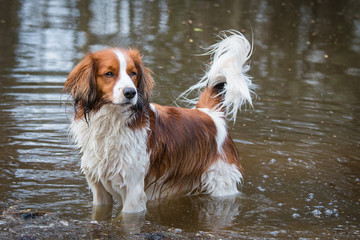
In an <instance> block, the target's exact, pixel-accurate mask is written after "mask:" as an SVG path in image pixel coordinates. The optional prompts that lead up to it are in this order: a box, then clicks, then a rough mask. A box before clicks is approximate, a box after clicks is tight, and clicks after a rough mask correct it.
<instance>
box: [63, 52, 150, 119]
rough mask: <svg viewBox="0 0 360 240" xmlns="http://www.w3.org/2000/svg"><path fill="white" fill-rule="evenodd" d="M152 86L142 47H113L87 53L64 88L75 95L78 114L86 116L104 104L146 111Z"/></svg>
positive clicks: (78, 115) (70, 75) (72, 72)
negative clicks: (125, 48) (144, 64)
mask: <svg viewBox="0 0 360 240" xmlns="http://www.w3.org/2000/svg"><path fill="white" fill-rule="evenodd" d="M153 86H154V81H153V79H152V77H151V71H150V70H149V69H148V68H146V67H144V66H143V63H142V57H141V55H140V53H139V51H137V50H135V49H129V50H124V49H119V48H111V49H106V50H102V51H99V52H94V53H90V54H88V55H86V56H85V57H84V59H83V60H81V61H80V63H79V64H78V65H76V66H75V68H74V69H73V70H72V71H71V72H70V74H69V76H68V78H67V80H66V82H65V86H64V91H65V92H69V93H70V94H71V96H72V97H73V100H74V107H75V112H76V117H77V118H85V120H86V119H87V118H88V117H89V114H90V112H91V111H96V110H98V109H100V107H101V106H103V105H104V104H113V105H118V106H120V107H122V108H124V109H133V110H134V111H143V109H144V106H147V105H148V104H149V102H150V97H151V93H152V89H153Z"/></svg>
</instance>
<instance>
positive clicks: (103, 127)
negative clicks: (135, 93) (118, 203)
mask: <svg viewBox="0 0 360 240" xmlns="http://www.w3.org/2000/svg"><path fill="white" fill-rule="evenodd" d="M128 117H129V115H128V112H123V110H122V108H120V107H117V106H114V105H105V106H103V107H102V108H101V109H100V110H99V111H98V112H97V113H95V114H91V115H90V120H89V124H88V123H86V122H85V121H83V120H74V121H73V123H72V125H71V130H72V134H73V135H74V138H75V140H76V143H77V145H78V147H79V148H80V152H81V153H82V158H81V169H82V171H83V172H84V173H85V176H86V178H87V181H88V183H89V185H90V188H91V189H92V191H93V196H94V204H95V205H103V204H107V203H106V202H104V201H102V200H101V195H102V194H109V193H110V194H111V195H112V196H116V197H118V198H120V199H121V200H122V202H123V212H133V211H139V210H140V211H141V210H145V204H146V196H145V193H144V178H145V175H146V172H147V170H148V167H149V154H148V153H147V151H146V149H147V130H148V128H141V129H136V130H133V129H131V128H129V127H128V126H127V124H126V119H128ZM99 184H100V185H101V187H99V186H98V185H99ZM101 189H103V190H101ZM104 190H106V192H107V193H102V192H99V191H104ZM134 203H137V204H138V205H137V206H135V205H134Z"/></svg>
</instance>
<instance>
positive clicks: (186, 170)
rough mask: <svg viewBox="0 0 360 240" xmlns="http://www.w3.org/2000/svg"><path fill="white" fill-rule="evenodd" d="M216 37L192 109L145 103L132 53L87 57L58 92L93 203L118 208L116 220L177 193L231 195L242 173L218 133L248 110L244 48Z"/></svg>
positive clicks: (236, 37)
mask: <svg viewBox="0 0 360 240" xmlns="http://www.w3.org/2000/svg"><path fill="white" fill-rule="evenodd" d="M227 34H228V36H227V35H226V33H223V35H222V40H221V41H220V42H218V43H217V44H215V45H213V46H212V48H211V50H210V51H209V53H210V54H211V55H212V63H211V65H210V66H209V68H208V71H207V73H206V74H205V76H204V77H203V78H202V79H201V80H200V82H199V83H197V84H196V85H194V86H193V87H191V88H190V90H195V89H202V92H201V94H200V97H199V99H198V102H197V103H196V107H195V108H193V109H186V108H178V107H168V106H160V105H158V104H154V103H150V97H151V92H152V89H153V86H154V81H153V79H152V77H151V71H150V70H149V69H147V68H146V67H144V66H143V63H142V58H141V56H140V53H139V52H138V51H137V50H135V49H119V48H111V49H107V50H103V51H99V52H94V53H90V54H88V55H86V56H85V58H84V59H83V60H82V61H81V62H80V63H79V64H78V65H77V66H76V67H75V68H74V69H73V70H72V71H71V72H70V74H69V76H68V78H67V80H66V82H65V87H64V91H66V92H69V93H70V94H71V96H72V98H73V101H74V107H75V117H74V120H73V121H72V124H71V132H72V134H73V136H74V138H75V140H76V143H77V145H78V147H79V148H80V152H81V154H82V158H81V169H82V171H83V172H84V174H85V176H86V179H87V182H88V184H89V186H90V188H91V190H92V192H93V204H94V205H96V206H98V205H111V204H112V203H113V197H116V198H117V199H119V200H120V201H122V204H123V208H122V212H124V213H136V212H141V211H144V210H146V202H147V200H148V199H156V198H162V197H168V196H173V195H177V194H195V193H205V194H209V195H211V196H227V195H234V194H237V193H239V190H238V187H239V184H241V181H242V173H241V172H242V169H241V165H240V163H239V155H238V152H237V150H236V147H235V145H234V143H233V141H232V140H231V138H230V136H229V134H228V132H227V126H226V118H231V119H233V120H234V121H235V118H236V114H237V110H238V109H240V108H241V106H242V105H243V104H244V103H245V102H248V103H250V104H251V102H252V101H251V96H250V95H251V92H252V90H251V89H252V83H251V79H250V77H248V76H247V75H246V72H247V71H248V70H249V66H248V65H246V61H247V60H248V58H249V57H250V55H251V52H252V46H251V45H250V43H249V42H248V41H247V40H246V38H245V37H244V36H243V35H242V34H240V33H238V32H234V31H232V32H227Z"/></svg>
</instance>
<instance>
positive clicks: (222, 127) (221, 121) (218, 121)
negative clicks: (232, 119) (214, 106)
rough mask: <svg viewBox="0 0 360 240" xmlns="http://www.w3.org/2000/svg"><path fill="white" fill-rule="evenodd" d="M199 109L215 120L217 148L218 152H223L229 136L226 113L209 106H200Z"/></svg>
mask: <svg viewBox="0 0 360 240" xmlns="http://www.w3.org/2000/svg"><path fill="white" fill-rule="evenodd" d="M198 110H200V111H202V112H204V113H206V114H207V115H209V116H210V117H211V119H212V120H213V121H214V123H215V126H216V130H217V132H216V144H217V149H218V152H219V153H220V154H222V150H223V149H222V147H223V144H224V141H225V139H226V137H227V127H226V121H225V116H224V113H223V112H219V111H214V110H211V109H209V108H198Z"/></svg>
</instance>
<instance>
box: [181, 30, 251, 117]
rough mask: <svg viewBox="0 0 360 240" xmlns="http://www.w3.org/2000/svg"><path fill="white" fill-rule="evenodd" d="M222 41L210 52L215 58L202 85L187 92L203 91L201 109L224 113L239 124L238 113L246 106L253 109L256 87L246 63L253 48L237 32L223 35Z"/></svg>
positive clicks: (199, 106) (212, 58) (197, 105)
mask: <svg viewBox="0 0 360 240" xmlns="http://www.w3.org/2000/svg"><path fill="white" fill-rule="evenodd" d="M220 37H221V41H220V42H218V43H216V44H214V45H212V46H211V47H210V50H209V51H208V52H207V54H208V55H210V56H211V65H210V66H209V68H208V70H207V71H206V73H205V75H204V76H203V77H202V79H201V80H200V82H198V83H197V84H195V85H194V86H192V87H190V88H189V89H188V91H187V92H191V91H193V90H202V92H201V94H200V97H199V100H198V102H197V104H196V107H197V108H210V109H213V110H217V111H222V112H224V113H225V114H226V117H227V118H228V119H230V120H233V121H234V122H235V121H236V115H237V111H238V110H241V107H242V106H243V105H244V104H246V102H247V103H248V104H249V105H250V106H252V99H251V94H252V93H253V89H254V85H253V84H252V82H251V77H250V76H248V75H247V72H248V71H249V69H250V66H249V65H248V64H247V63H246V62H247V60H248V59H249V58H250V56H251V53H252V45H251V44H250V43H249V41H248V40H247V39H246V38H245V37H244V35H242V34H241V33H240V32H237V31H226V32H222V33H221V34H220Z"/></svg>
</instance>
